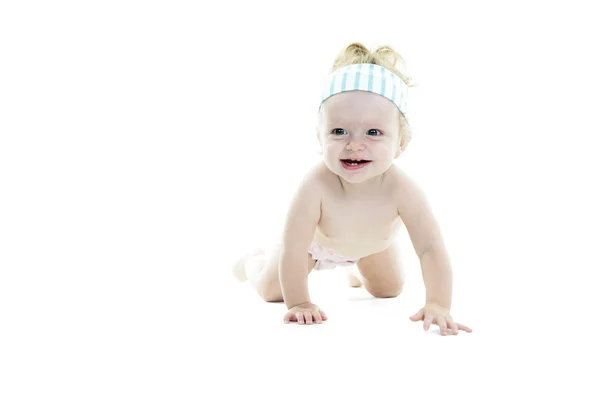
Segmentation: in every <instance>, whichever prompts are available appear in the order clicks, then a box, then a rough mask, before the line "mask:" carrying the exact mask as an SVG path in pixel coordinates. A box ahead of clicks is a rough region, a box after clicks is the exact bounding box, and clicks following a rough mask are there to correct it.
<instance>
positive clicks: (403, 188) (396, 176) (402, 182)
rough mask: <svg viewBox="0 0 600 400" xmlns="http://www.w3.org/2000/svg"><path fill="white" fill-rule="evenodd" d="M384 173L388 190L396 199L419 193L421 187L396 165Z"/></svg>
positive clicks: (399, 199)
mask: <svg viewBox="0 0 600 400" xmlns="http://www.w3.org/2000/svg"><path fill="white" fill-rule="evenodd" d="M386 174H387V176H386V181H387V183H388V185H387V186H388V190H389V191H390V194H391V195H392V196H393V197H394V199H396V200H397V201H400V202H401V201H402V200H406V199H407V198H411V197H414V196H415V195H417V194H421V188H420V187H419V185H418V184H417V182H416V181H415V179H413V178H412V177H411V176H410V175H409V174H408V173H407V172H406V171H404V170H402V169H400V168H399V167H398V166H396V165H393V166H392V168H390V169H389V170H388V171H387V172H386Z"/></svg>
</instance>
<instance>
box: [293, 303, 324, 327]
mask: <svg viewBox="0 0 600 400" xmlns="http://www.w3.org/2000/svg"><path fill="white" fill-rule="evenodd" d="M313 319H314V321H315V322H316V323H317V324H320V323H321V322H323V321H327V315H325V312H324V311H322V310H321V309H320V308H319V306H317V305H316V304H312V303H303V304H298V305H297V306H294V307H292V308H290V309H289V310H288V312H287V313H286V314H285V316H284V317H283V322H284V323H285V324H287V323H288V322H290V321H292V322H294V321H295V322H298V324H300V325H303V324H304V323H306V324H307V325H311V324H312V323H313Z"/></svg>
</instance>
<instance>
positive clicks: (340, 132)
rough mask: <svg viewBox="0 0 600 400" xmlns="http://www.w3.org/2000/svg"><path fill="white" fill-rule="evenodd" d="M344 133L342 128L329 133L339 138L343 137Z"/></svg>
mask: <svg viewBox="0 0 600 400" xmlns="http://www.w3.org/2000/svg"><path fill="white" fill-rule="evenodd" d="M345 132H346V131H345V130H344V129H342V128H335V129H334V130H332V131H331V133H333V134H334V135H337V136H340V135H343V134H344V133H345Z"/></svg>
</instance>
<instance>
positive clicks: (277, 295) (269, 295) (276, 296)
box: [258, 285, 283, 303]
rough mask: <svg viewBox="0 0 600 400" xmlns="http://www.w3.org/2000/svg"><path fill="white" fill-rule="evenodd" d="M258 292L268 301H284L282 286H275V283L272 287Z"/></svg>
mask: <svg viewBox="0 0 600 400" xmlns="http://www.w3.org/2000/svg"><path fill="white" fill-rule="evenodd" d="M258 294H259V295H260V297H262V299H263V300H264V301H266V302H267V303H281V302H282V301H283V295H282V294H281V288H280V287H274V285H271V286H270V287H267V288H263V289H262V290H259V291H258Z"/></svg>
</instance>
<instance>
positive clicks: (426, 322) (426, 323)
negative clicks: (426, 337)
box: [423, 314, 433, 331]
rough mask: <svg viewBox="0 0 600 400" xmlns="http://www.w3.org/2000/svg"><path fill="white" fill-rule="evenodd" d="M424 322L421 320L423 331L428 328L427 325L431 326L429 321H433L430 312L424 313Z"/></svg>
mask: <svg viewBox="0 0 600 400" xmlns="http://www.w3.org/2000/svg"><path fill="white" fill-rule="evenodd" d="M424 321H425V322H423V329H425V331H427V330H429V327H430V326H431V323H432V322H433V315H430V314H425V319H424Z"/></svg>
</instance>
